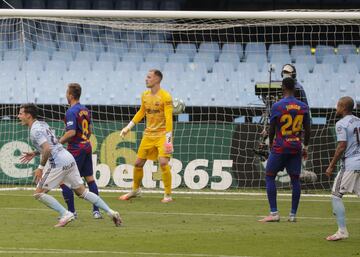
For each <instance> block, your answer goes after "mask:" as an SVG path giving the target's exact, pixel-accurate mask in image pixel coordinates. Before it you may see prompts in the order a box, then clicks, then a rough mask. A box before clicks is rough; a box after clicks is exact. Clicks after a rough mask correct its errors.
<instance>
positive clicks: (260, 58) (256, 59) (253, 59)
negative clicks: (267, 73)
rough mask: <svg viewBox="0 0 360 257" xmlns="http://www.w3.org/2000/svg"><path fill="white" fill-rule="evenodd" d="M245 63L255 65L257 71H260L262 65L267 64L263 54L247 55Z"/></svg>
mask: <svg viewBox="0 0 360 257" xmlns="http://www.w3.org/2000/svg"><path fill="white" fill-rule="evenodd" d="M246 63H255V64H256V65H257V66H258V71H262V69H263V67H264V65H265V64H267V57H266V55H265V54H249V55H248V56H247V58H246Z"/></svg>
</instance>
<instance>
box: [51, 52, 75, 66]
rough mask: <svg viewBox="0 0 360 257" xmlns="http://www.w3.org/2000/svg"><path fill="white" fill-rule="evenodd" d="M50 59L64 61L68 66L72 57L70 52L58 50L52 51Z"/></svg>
mask: <svg viewBox="0 0 360 257" xmlns="http://www.w3.org/2000/svg"><path fill="white" fill-rule="evenodd" d="M51 60H52V61H62V62H65V63H66V66H67V67H69V65H70V62H72V61H73V60H74V59H73V56H72V53H71V52H65V51H58V52H54V53H53V56H52V59H51Z"/></svg>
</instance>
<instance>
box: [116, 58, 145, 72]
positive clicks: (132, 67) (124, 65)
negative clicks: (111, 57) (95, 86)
mask: <svg viewBox="0 0 360 257" xmlns="http://www.w3.org/2000/svg"><path fill="white" fill-rule="evenodd" d="M139 65H140V64H139V63H136V62H128V61H122V62H119V63H117V65H116V71H118V72H128V73H133V72H134V71H137V70H138V68H139Z"/></svg>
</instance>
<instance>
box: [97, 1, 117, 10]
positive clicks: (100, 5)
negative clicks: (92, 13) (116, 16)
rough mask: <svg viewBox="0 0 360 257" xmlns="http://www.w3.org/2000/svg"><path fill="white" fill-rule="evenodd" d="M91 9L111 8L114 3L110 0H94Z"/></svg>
mask: <svg viewBox="0 0 360 257" xmlns="http://www.w3.org/2000/svg"><path fill="white" fill-rule="evenodd" d="M93 9H96V10H113V9H114V5H113V1H112V0H94V1H93Z"/></svg>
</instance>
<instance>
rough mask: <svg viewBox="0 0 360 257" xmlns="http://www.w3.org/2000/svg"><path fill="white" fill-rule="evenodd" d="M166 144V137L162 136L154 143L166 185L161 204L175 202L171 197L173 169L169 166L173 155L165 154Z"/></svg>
mask: <svg viewBox="0 0 360 257" xmlns="http://www.w3.org/2000/svg"><path fill="white" fill-rule="evenodd" d="M165 142H166V137H165V136H162V137H159V138H157V139H156V140H155V142H154V143H155V147H156V149H157V151H156V153H157V155H158V156H156V158H159V165H160V170H161V178H162V181H163V183H164V198H163V199H162V200H161V202H163V203H168V202H172V201H173V199H172V197H171V168H170V165H169V161H170V158H171V154H168V153H166V152H165V147H164V146H165ZM153 158H155V156H153Z"/></svg>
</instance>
